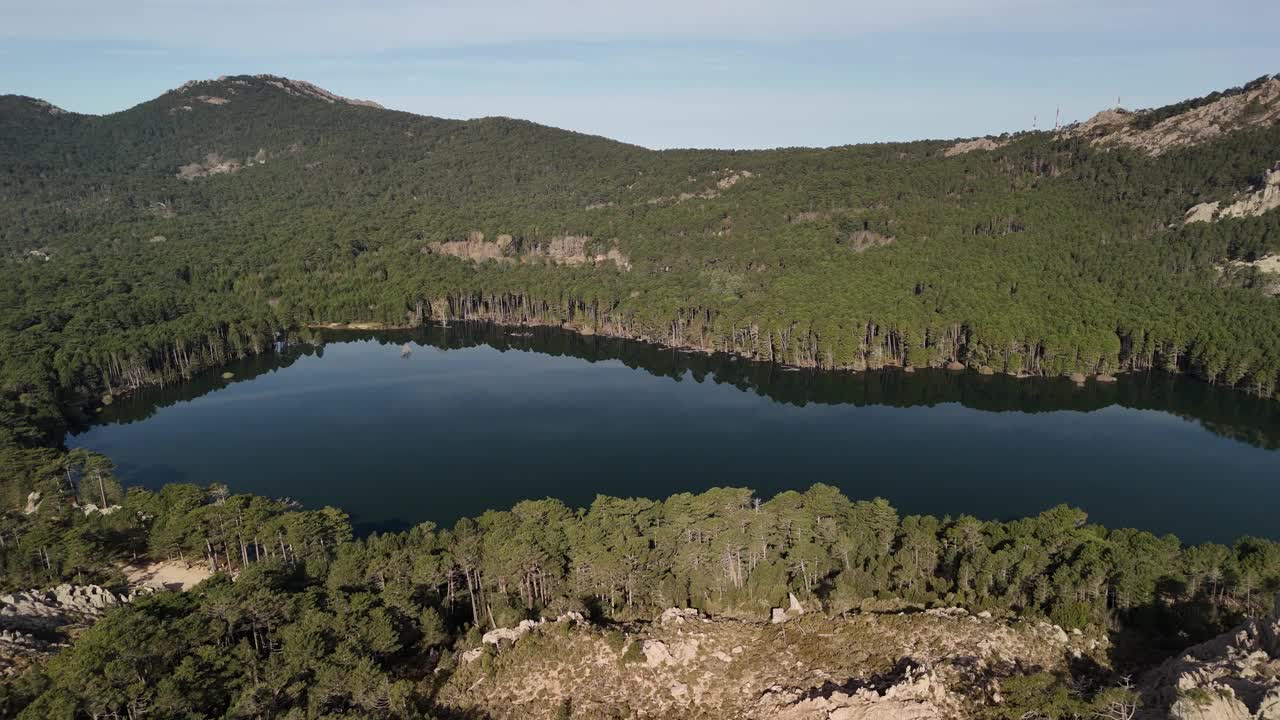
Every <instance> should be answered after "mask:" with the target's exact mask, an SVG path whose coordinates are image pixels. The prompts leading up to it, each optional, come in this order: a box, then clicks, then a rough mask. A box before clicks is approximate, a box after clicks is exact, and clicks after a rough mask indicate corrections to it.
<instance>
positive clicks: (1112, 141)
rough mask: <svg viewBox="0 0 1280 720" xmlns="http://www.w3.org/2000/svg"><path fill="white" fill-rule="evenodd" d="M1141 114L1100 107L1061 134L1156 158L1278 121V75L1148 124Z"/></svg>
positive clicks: (1279, 86)
mask: <svg viewBox="0 0 1280 720" xmlns="http://www.w3.org/2000/svg"><path fill="white" fill-rule="evenodd" d="M1144 115H1145V113H1143V112H1130V111H1127V110H1123V109H1120V108H1115V109H1111V110H1104V111H1103V112H1100V113H1098V114H1097V115H1094V116H1093V117H1092V118H1090V119H1089V120H1087V121H1085V122H1083V123H1077V124H1075V125H1071V126H1068V127H1067V128H1066V129H1064V130H1063V131H1062V135H1063V136H1065V137H1081V138H1085V139H1088V140H1089V141H1090V142H1092V143H1094V144H1097V145H1103V146H1126V147H1131V148H1133V149H1135V150H1138V151H1140V152H1143V153H1146V154H1147V155H1150V156H1152V157H1155V156H1158V155H1162V154H1164V153H1166V152H1169V151H1171V150H1175V149H1178V148H1182V147H1188V146H1191V145H1196V144H1199V143H1203V142H1209V141H1211V140H1214V139H1217V138H1219V137H1221V136H1222V135H1224V134H1225V133H1228V132H1231V131H1233V130H1239V129H1242V128H1248V127H1261V126H1266V125H1270V124H1271V123H1274V122H1277V121H1280V78H1271V79H1268V80H1266V81H1265V82H1261V83H1259V84H1257V85H1256V86H1255V87H1252V89H1249V90H1246V91H1244V92H1240V93H1237V94H1234V95H1226V96H1224V97H1221V98H1219V99H1217V100H1214V101H1212V102H1209V103H1205V104H1204V105H1200V106H1199V107H1194V108H1192V109H1190V110H1187V111H1186V112H1183V113H1179V114H1177V115H1174V116H1173V117H1169V118H1165V119H1163V120H1161V121H1159V122H1157V123H1155V124H1154V125H1151V126H1150V127H1144V126H1143V123H1142V122H1140V120H1141V119H1142V118H1143V117H1144Z"/></svg>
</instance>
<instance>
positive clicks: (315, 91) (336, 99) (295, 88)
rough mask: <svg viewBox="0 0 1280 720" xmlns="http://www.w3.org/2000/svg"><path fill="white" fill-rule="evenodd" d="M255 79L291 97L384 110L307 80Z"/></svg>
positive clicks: (377, 105) (373, 104)
mask: <svg viewBox="0 0 1280 720" xmlns="http://www.w3.org/2000/svg"><path fill="white" fill-rule="evenodd" d="M254 77H255V78H257V79H259V80H262V81H263V82H265V83H266V84H268V85H270V86H272V87H275V88H279V89H280V90H283V91H285V92H286V93H288V94H289V95H294V96H297V97H309V98H312V99H314V100H320V101H323V102H327V103H329V104H330V105H332V104H335V103H345V104H347V105H360V106H363V107H372V108H379V109H384V108H383V107H382V106H381V105H379V104H378V103H376V102H373V101H372V100H355V99H352V98H347V97H343V96H341V95H337V94H335V93H331V92H329V91H328V90H325V89H324V88H322V87H318V86H316V85H312V84H311V83H309V82H306V81H305V80H290V79H289V78H287V77H280V76H279V75H254Z"/></svg>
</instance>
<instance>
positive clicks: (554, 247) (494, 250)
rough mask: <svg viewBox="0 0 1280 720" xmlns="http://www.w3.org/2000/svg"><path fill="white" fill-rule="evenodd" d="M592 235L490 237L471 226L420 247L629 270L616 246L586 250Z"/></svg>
mask: <svg viewBox="0 0 1280 720" xmlns="http://www.w3.org/2000/svg"><path fill="white" fill-rule="evenodd" d="M591 241H592V238H591V237H589V236H586V235H557V236H555V237H552V238H550V239H548V240H545V241H534V242H525V241H523V240H519V239H516V238H514V237H513V236H511V235H509V234H506V233H503V234H500V235H498V236H497V237H496V238H494V240H493V241H488V240H486V239H485V235H484V233H482V232H480V231H479V230H472V231H471V232H470V233H468V234H467V239H466V240H448V241H444V242H439V241H437V242H430V243H427V244H426V245H425V246H423V248H422V252H423V253H424V254H427V255H446V256H449V257H457V258H462V259H464V260H471V261H472V262H490V261H492V262H498V263H517V262H519V263H531V262H539V261H541V262H548V263H551V264H553V265H564V266H568V267H579V266H583V265H594V266H600V265H604V264H606V263H613V264H614V266H616V267H617V268H618V269H619V270H622V271H624V272H625V271H629V270H631V260H630V259H629V258H628V257H627V256H626V255H625V254H623V253H622V251H621V250H619V249H618V248H617V247H616V246H615V247H612V248H610V249H609V250H608V251H606V252H603V253H592V254H588V252H587V247H588V245H589V244H590V243H591Z"/></svg>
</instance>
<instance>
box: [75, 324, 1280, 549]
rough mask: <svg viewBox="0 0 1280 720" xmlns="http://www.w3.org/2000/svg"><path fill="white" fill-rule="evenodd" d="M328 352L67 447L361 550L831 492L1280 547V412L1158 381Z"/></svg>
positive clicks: (440, 340)
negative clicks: (488, 516)
mask: <svg viewBox="0 0 1280 720" xmlns="http://www.w3.org/2000/svg"><path fill="white" fill-rule="evenodd" d="M526 332H528V333H530V334H528V335H524V334H523V333H526ZM326 340H328V342H326V343H325V344H323V345H318V346H304V347H303V348H300V349H292V350H288V351H285V352H283V353H280V354H277V355H272V356H267V357H260V358H255V359H250V360H246V361H244V362H241V363H239V364H237V365H233V366H231V367H230V368H228V369H229V370H231V371H233V372H234V373H235V375H236V376H235V378H234V379H233V380H231V381H224V380H222V379H221V378H220V377H219V376H220V374H221V371H218V372H217V373H213V374H210V375H209V376H206V377H201V378H197V379H196V380H193V381H191V382H189V383H185V384H183V385H181V386H177V387H170V388H166V389H158V390H154V391H151V392H146V393H142V394H140V395H138V396H137V397H133V398H129V399H125V400H122V401H118V402H117V403H115V404H114V405H112V406H109V407H107V408H106V409H104V411H103V412H102V414H101V417H100V422H99V424H97V425H95V426H93V427H91V428H89V429H88V430H87V431H85V432H82V433H81V434H79V435H76V436H73V437H70V438H68V444H69V445H71V446H76V447H87V448H91V449H93V450H96V451H99V452H103V453H106V454H108V455H110V456H111V457H112V458H114V459H115V461H116V462H117V463H118V465H119V474H120V475H121V476H122V477H123V478H124V479H125V481H126V482H127V483H129V484H137V485H144V486H148V487H157V486H159V485H162V484H164V483H168V482H179V481H181V482H195V483H211V482H221V483H226V484H227V485H228V486H230V487H231V488H232V489H233V490H237V491H248V492H254V493H258V494H263V495H268V496H273V497H281V496H287V497H291V498H294V499H295V500H299V501H301V502H302V503H304V504H305V505H307V506H310V507H319V506H322V505H326V504H329V505H335V506H337V507H340V508H342V509H344V510H345V511H347V512H348V513H350V515H351V517H352V520H353V521H354V522H355V523H356V524H357V525H358V526H360V527H363V528H365V529H370V528H377V529H394V528H400V527H404V526H407V525H411V524H414V523H417V522H421V521H426V520H430V521H434V522H436V523H438V524H442V525H447V524H452V523H453V521H455V520H456V519H457V518H459V517H461V516H467V515H478V514H480V513H481V512H483V511H484V510H485V509H489V508H499V509H501V508H507V507H509V506H511V505H512V504H514V503H515V502H517V501H519V500H521V499H525V498H541V497H547V496H552V497H558V498H561V499H562V500H564V501H565V502H566V503H568V504H570V505H572V506H585V505H588V504H590V502H591V501H592V499H593V498H594V497H595V496H596V494H598V493H603V494H611V495H622V496H636V495H638V496H647V497H653V498H660V497H664V496H666V495H669V494H672V493H677V492H683V491H700V490H703V489H706V488H709V487H713V486H718V485H720V486H723V485H732V486H745V487H750V488H753V489H755V490H756V491H757V493H759V494H760V495H762V496H765V497H767V496H770V495H773V494H775V493H777V492H780V491H783V490H788V489H803V488H805V487H808V486H809V485H810V484H812V483H815V482H824V483H828V484H831V485H836V486H839V487H840V488H842V489H843V490H844V492H845V493H846V494H847V495H849V496H850V497H853V498H871V497H875V496H882V497H885V498H888V499H889V500H890V501H891V502H892V503H893V504H894V505H895V506H896V507H897V508H898V509H899V511H900V512H903V513H904V514H907V513H932V514H935V515H947V514H950V515H958V514H961V513H970V514H974V515H977V516H978V517H982V518H1001V519H1003V518H1011V517H1017V516H1022V515H1028V514H1034V513H1037V512H1040V511H1041V510H1044V509H1046V508H1048V507H1051V506H1053V505H1056V504H1058V503H1069V504H1072V505H1075V506H1078V507H1081V508H1083V509H1085V510H1086V511H1087V512H1088V513H1089V515H1090V518H1091V519H1092V520H1093V521H1096V522H1101V523H1103V524H1106V525H1108V526H1113V527H1114V526H1129V527H1139V528H1143V529H1147V530H1151V531H1154V532H1160V533H1163V532H1173V533H1176V534H1178V535H1179V536H1180V537H1181V538H1183V539H1184V540H1187V541H1203V540H1219V541H1230V540H1231V539H1233V538H1235V537H1237V536H1240V535H1243V534H1257V535H1264V536H1269V537H1280V520H1277V518H1278V513H1277V511H1280V450H1277V449H1276V448H1278V447H1280V403H1277V402H1274V401H1263V400H1258V399H1256V398H1252V397H1249V396H1246V395H1244V394H1242V393H1237V392H1232V391H1224V390H1219V389H1215V388H1212V387H1210V386H1207V385H1204V384H1202V383H1198V382H1195V381H1192V380H1184V379H1179V378H1175V377H1171V376H1166V375H1163V374H1152V375H1136V376H1126V377H1122V378H1121V379H1120V382H1118V383H1115V384H1113V385H1100V384H1097V383H1090V384H1088V385H1087V386H1086V387H1084V388H1077V387H1075V386H1074V385H1073V384H1072V383H1070V382H1069V381H1066V380H1016V379H1013V378H1008V377H1001V376H994V377H983V376H979V375H976V374H973V373H953V372H945V371H932V372H919V373H915V374H906V373H902V372H899V371H886V372H871V373H861V374H846V373H817V372H808V371H788V370H783V369H780V368H777V367H773V366H769V365H762V364H754V363H747V362H743V361H740V360H735V359H731V358H727V357H719V356H715V357H706V356H701V355H693V354H687V353H679V352H674V351H671V350H666V349H661V348H655V347H652V346H648V345H644V344H641V343H634V342H626V341H619V340H614V339H607V338H584V337H580V336H577V335H574V334H572V333H566V332H562V331H559V330H552V329H536V330H534V331H514V330H510V329H504V328H496V327H493V326H487V325H455V326H452V327H450V328H447V329H442V328H427V329H423V330H419V331H414V332H387V333H378V334H371V333H350V332H344V333H329V334H327V335H326ZM406 342H407V343H409V344H410V346H411V347H412V354H410V355H409V356H408V357H402V354H401V346H402V344H404V343H406Z"/></svg>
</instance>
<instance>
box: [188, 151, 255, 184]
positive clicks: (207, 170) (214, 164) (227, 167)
mask: <svg viewBox="0 0 1280 720" xmlns="http://www.w3.org/2000/svg"><path fill="white" fill-rule="evenodd" d="M241 167H243V165H241V164H240V161H239V160H231V159H227V158H224V157H222V155H221V154H219V153H209V154H208V155H205V157H204V161H203V162H194V163H189V164H187V165H183V166H182V167H180V168H178V175H177V177H178V179H179V180H193V179H195V178H202V177H209V176H210V175H221V174H222V173H233V172H236V171H237V170H239V169H240V168H241Z"/></svg>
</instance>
